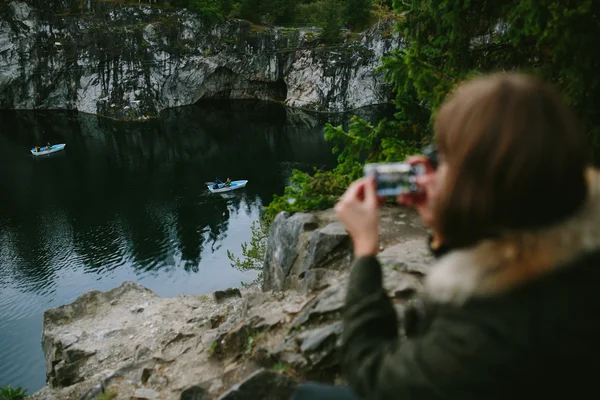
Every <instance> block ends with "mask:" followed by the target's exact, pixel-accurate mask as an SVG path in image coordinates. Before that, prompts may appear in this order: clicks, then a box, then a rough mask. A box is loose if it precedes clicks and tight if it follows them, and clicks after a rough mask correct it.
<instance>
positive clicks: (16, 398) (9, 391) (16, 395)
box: [0, 385, 27, 400]
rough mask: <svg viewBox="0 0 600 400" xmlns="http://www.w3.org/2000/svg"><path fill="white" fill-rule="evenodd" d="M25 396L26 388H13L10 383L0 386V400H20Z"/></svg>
mask: <svg viewBox="0 0 600 400" xmlns="http://www.w3.org/2000/svg"><path fill="white" fill-rule="evenodd" d="M26 397H27V389H24V388H22V387H20V386H19V387H16V388H13V387H12V386H11V385H8V386H4V387H1V388H0V400H21V399H24V398H26Z"/></svg>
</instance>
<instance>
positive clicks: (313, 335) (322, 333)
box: [297, 321, 342, 353]
mask: <svg viewBox="0 0 600 400" xmlns="http://www.w3.org/2000/svg"><path fill="white" fill-rule="evenodd" d="M341 333H342V323H341V321H339V322H334V323H333V324H329V325H327V326H325V327H322V328H317V329H311V330H309V331H304V332H302V333H301V334H299V335H298V336H297V339H299V340H301V341H302V345H301V346H300V351H302V353H313V352H315V351H317V350H319V349H320V348H321V347H322V346H323V345H325V343H326V342H327V341H328V340H330V339H332V338H333V340H332V342H333V343H335V342H336V341H337V337H338V336H339V335H340V334H341Z"/></svg>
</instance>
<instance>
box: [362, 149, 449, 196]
mask: <svg viewBox="0 0 600 400" xmlns="http://www.w3.org/2000/svg"><path fill="white" fill-rule="evenodd" d="M423 154H424V155H425V156H427V157H428V158H429V161H430V163H431V165H432V166H433V168H434V169H435V168H437V161H438V160H437V151H436V149H435V148H434V147H433V146H428V147H426V148H425V149H423ZM425 171H426V170H425V166H424V165H422V164H416V165H410V164H407V163H404V162H396V163H370V164H365V167H364V176H374V177H375V182H376V184H377V195H378V196H382V197H387V196H398V195H400V194H407V193H415V192H418V191H419V190H420V188H419V186H418V185H417V184H416V180H417V177H418V176H419V175H423V174H425Z"/></svg>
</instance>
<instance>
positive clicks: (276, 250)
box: [262, 212, 318, 291]
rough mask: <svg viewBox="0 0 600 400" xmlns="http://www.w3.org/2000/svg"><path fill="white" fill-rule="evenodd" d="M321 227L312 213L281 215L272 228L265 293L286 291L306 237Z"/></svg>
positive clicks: (268, 242)
mask: <svg viewBox="0 0 600 400" xmlns="http://www.w3.org/2000/svg"><path fill="white" fill-rule="evenodd" d="M317 226H318V221H317V219H316V217H315V216H314V215H312V214H304V213H297V214H294V215H290V214H289V213H286V212H282V213H279V214H278V215H277V217H276V218H275V220H274V221H273V224H272V225H271V227H270V229H269V237H268V240H267V254H266V257H265V265H264V269H263V286H262V288H263V291H269V290H282V289H283V288H284V281H285V279H286V278H287V276H288V274H289V273H290V270H291V269H292V267H293V266H294V263H296V261H297V259H298V255H299V254H302V251H301V249H302V234H303V233H305V232H307V231H312V230H314V229H316V228H317Z"/></svg>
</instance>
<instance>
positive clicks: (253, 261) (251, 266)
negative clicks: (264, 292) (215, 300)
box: [227, 215, 272, 286]
mask: <svg viewBox="0 0 600 400" xmlns="http://www.w3.org/2000/svg"><path fill="white" fill-rule="evenodd" d="M271 222H272V219H270V218H269V217H268V216H266V215H263V216H262V217H261V218H259V220H258V221H254V222H253V223H252V227H251V228H250V229H251V231H252V239H251V240H250V243H242V258H239V257H237V256H236V255H235V254H234V253H233V252H231V251H229V250H227V257H228V258H229V261H230V262H231V265H232V266H233V267H234V268H237V269H239V270H240V271H262V269H263V264H264V261H265V254H266V251H267V237H268V235H269V226H270V225H271ZM260 279H262V272H261V273H259V275H258V277H257V278H256V281H255V282H258V281H259V280H260ZM242 286H246V285H245V284H242Z"/></svg>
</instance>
